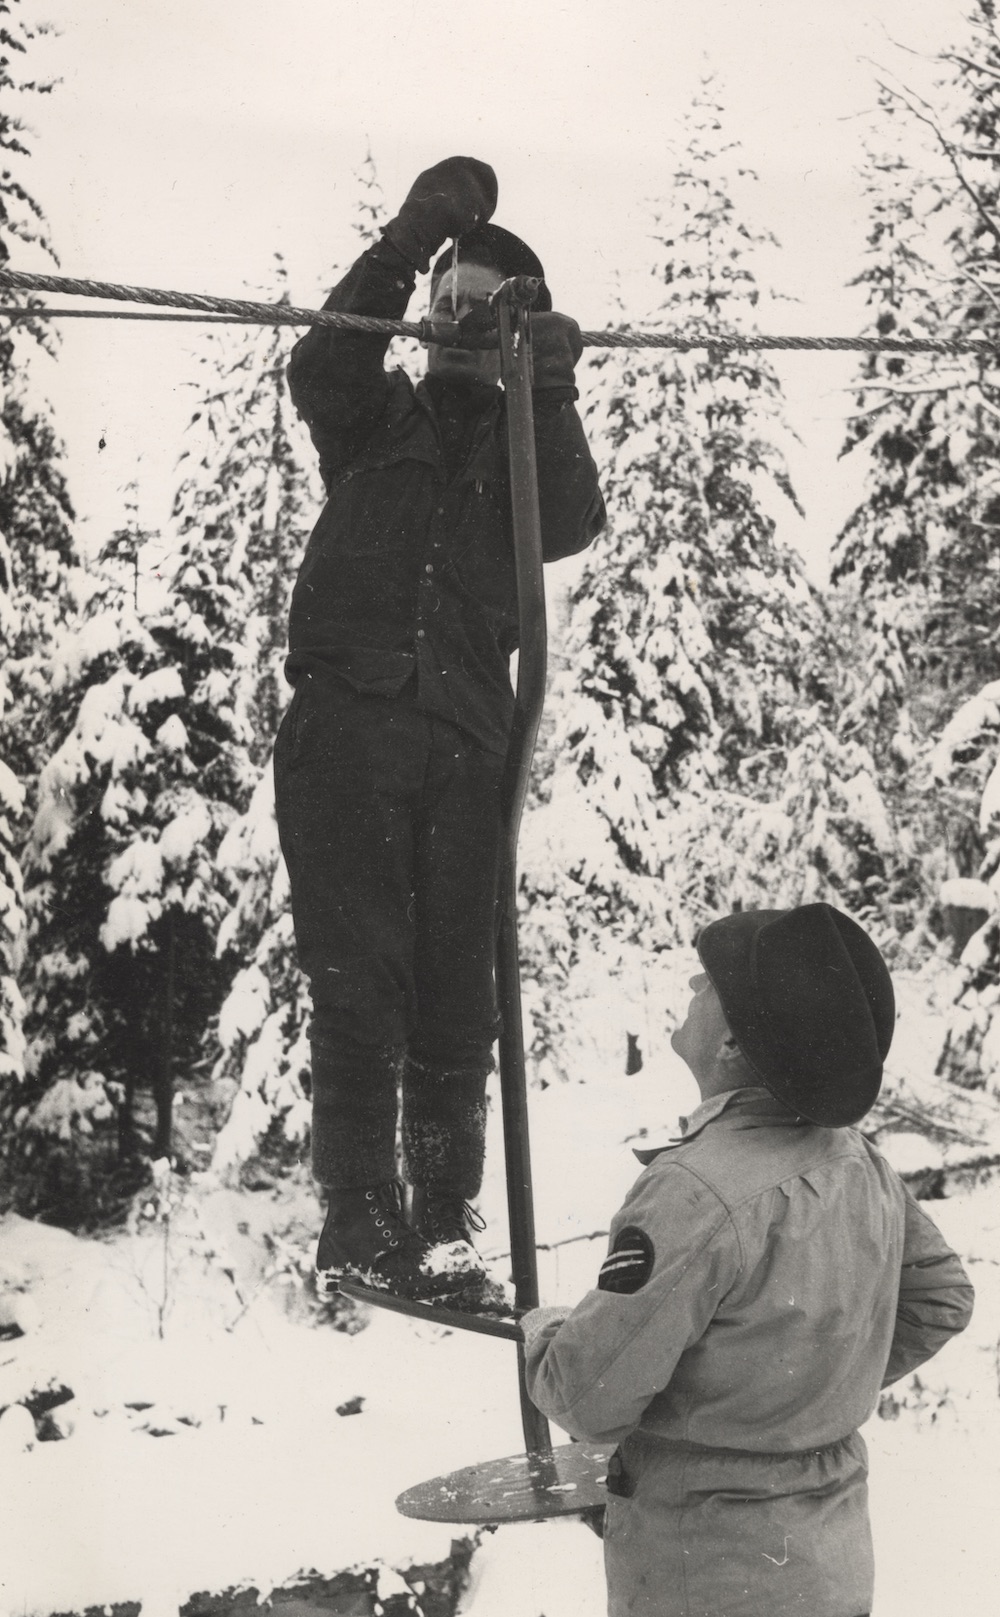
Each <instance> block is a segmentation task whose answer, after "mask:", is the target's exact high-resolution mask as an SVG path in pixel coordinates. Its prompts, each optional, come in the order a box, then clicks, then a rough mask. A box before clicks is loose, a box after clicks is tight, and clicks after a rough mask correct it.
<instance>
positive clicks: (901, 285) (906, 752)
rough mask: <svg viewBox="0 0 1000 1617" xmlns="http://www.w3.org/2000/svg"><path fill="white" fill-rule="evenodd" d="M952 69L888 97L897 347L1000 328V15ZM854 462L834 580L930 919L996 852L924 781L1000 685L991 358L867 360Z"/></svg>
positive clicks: (883, 304) (878, 159)
mask: <svg viewBox="0 0 1000 1617" xmlns="http://www.w3.org/2000/svg"><path fill="white" fill-rule="evenodd" d="M942 63H943V65H944V67H945V69H946V72H947V77H946V78H945V79H943V80H942V81H941V82H940V83H939V85H938V87H937V92H936V104H934V105H931V104H930V103H929V102H928V101H927V100H925V99H921V98H919V97H917V96H915V95H913V94H911V93H910V92H908V91H906V90H900V89H896V88H888V87H887V88H885V89H883V92H882V97H881V109H880V112H881V119H880V143H881V144H880V148H879V155H877V156H876V155H871V156H870V157H869V165H868V178H867V184H868V191H869V196H870V199H871V220H872V223H871V227H870V231H869V240H868V253H867V256H866V261H865V265H864V267H863V269H862V272H861V274H860V276H859V277H858V284H861V285H863V286H865V287H866V289H867V293H868V302H869V309H870V327H871V330H872V331H873V332H875V333H879V334H882V335H889V334H893V335H904V336H921V335H930V336H934V337H949V336H952V337H961V336H979V335H984V334H988V333H989V332H990V331H992V330H993V329H994V328H995V325H996V321H997V319H998V317H1000V249H998V246H997V241H998V236H997V233H996V228H995V227H1000V144H998V134H1000V39H998V36H997V28H996V16H995V6H994V4H993V0H977V4H976V5H975V6H974V8H973V11H972V14H971V16H970V18H969V21H968V35H967V39H966V41H965V42H964V43H963V44H962V46H961V47H960V48H958V49H956V50H955V51H948V52H945V53H944V54H943V56H942ZM892 137H895V138H894V140H893V139H892ZM904 137H905V138H904ZM887 145H888V150H886V146H887ZM921 148H922V149H921ZM845 448H846V450H847V451H858V450H860V451H861V452H863V453H864V454H866V456H867V457H868V463H869V472H868V481H867V487H866V490H865V495H864V499H863V501H862V502H861V504H860V505H859V507H858V508H857V510H855V511H854V513H852V515H851V517H850V519H849V520H848V522H847V524H846V525H845V527H844V529H843V531H842V533H841V535H840V536H839V539H838V542H837V546H836V548H835V552H834V578H835V579H836V580H838V581H840V583H841V585H842V586H844V585H847V586H849V587H850V589H851V590H852V591H853V592H854V596H855V599H856V602H857V606H858V613H859V622H860V624H861V626H862V640H861V644H860V647H859V649H860V653H861V659H862V664H863V667H864V669H865V678H864V680H863V681H862V692H861V697H860V705H859V709H858V711H859V716H860V714H861V713H862V711H863V717H864V724H865V729H866V732H867V734H868V735H869V737H870V739H871V745H872V749H873V752H874V753H875V755H876V757H877V758H878V759H879V782H880V786H881V788H882V791H883V793H884V795H885V796H886V797H887V798H888V799H889V800H890V801H891V802H892V804H893V810H894V815H895V818H896V820H897V823H898V824H900V825H904V824H905V825H906V826H907V827H908V829H909V833H910V836H911V838H912V840H913V842H914V845H915V847H916V848H917V849H918V851H919V852H920V855H921V858H922V863H923V866H924V880H923V887H924V891H923V894H922V907H923V909H924V911H925V912H926V911H927V910H928V909H929V908H930V907H931V905H932V904H933V902H934V901H935V899H936V896H937V888H938V886H939V884H940V881H941V880H942V879H946V878H949V877H964V876H970V875H971V874H972V873H973V871H974V869H975V867H976V865H977V864H978V862H979V860H980V859H981V857H982V853H983V848H982V842H981V835H980V831H979V828H978V825H977V819H976V815H975V813H974V812H972V813H970V812H969V811H968V806H967V805H965V804H963V801H962V798H961V796H960V795H959V794H957V793H955V792H953V791H951V790H948V791H941V790H930V791H929V790H928V789H927V787H928V781H927V773H926V765H927V754H928V749H929V748H930V747H931V745H932V744H933V742H934V740H935V738H936V737H937V735H938V734H939V733H940V731H941V728H942V726H943V725H944V724H945V723H946V722H947V720H948V719H949V717H950V715H951V714H952V713H953V712H954V711H955V708H956V706H957V705H958V704H960V703H961V702H962V701H963V700H964V699H966V698H968V697H970V696H971V695H972V693H974V692H975V691H977V690H978V689H979V688H980V687H981V686H982V684H983V683H984V681H987V680H990V679H992V678H994V677H996V675H997V673H998V672H1000V665H998V662H997V655H996V644H997V638H998V635H1000V563H998V560H997V554H996V544H995V534H996V532H997V528H998V524H1000V473H998V470H997V467H998V452H1000V384H998V380H997V376H996V367H995V365H994V364H993V361H992V359H991V357H989V356H986V355H984V356H969V355H941V356H939V355H921V356H917V357H913V358H909V357H903V356H899V355H887V354H884V353H883V354H878V355H873V356H871V357H869V358H868V359H866V360H865V362H864V365H863V366H862V369H861V377H860V381H859V393H858V400H857V413H856V414H855V416H854V417H853V419H852V422H851V426H850V431H849V435H848V439H847V443H846V446H845Z"/></svg>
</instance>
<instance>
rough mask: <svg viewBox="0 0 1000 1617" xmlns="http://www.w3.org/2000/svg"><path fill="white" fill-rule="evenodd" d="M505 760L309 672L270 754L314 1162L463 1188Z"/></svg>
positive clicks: (408, 694)
mask: <svg viewBox="0 0 1000 1617" xmlns="http://www.w3.org/2000/svg"><path fill="white" fill-rule="evenodd" d="M502 769H503V760H502V759H501V758H499V757H497V756H496V755H495V754H493V753H489V752H486V751H484V750H483V749H482V748H480V747H478V746H476V745H475V743H474V742H473V741H471V739H469V738H468V737H466V736H465V735H464V734H463V733H462V732H461V731H460V730H458V729H457V728H455V726H453V725H450V724H447V723H445V722H443V721H440V720H437V719H433V718H429V717H428V716H427V715H426V714H423V713H421V712H419V711H418V710H417V708H416V706H415V704H414V695H413V691H412V688H411V687H407V688H405V689H404V691H403V692H402V693H401V694H400V695H398V696H395V697H383V696H378V695H371V694H367V693H360V692H358V691H355V690H354V689H353V688H352V687H351V686H349V685H348V684H347V683H346V682H344V681H341V680H339V679H337V678H336V676H333V675H330V676H327V675H325V674H324V673H312V674H303V675H302V676H301V677H300V680H299V682H298V684H297V686H296V689H295V692H294V695H293V697H292V701H291V704H290V706H289V708H288V711H287V713H286V715H285V718H284V720H283V721H282V724H281V728H280V730H279V732H278V737H277V740H276V742H275V750H274V777H275V804H276V812H277V819H278V831H279V835H280V838H281V847H282V852H283V854H284V857H285V861H286V864H287V866H288V874H289V881H290V885H291V897H292V918H293V921H294V926H295V939H296V946H297V949H298V956H299V961H300V964H301V966H302V969H303V971H304V972H305V973H306V975H307V976H308V978H309V982H310V986H311V989H312V1000H313V1021H312V1029H311V1041H312V1052H313V1171H314V1173H315V1175H316V1178H317V1179H318V1180H319V1181H320V1183H322V1184H325V1185H330V1186H334V1187H345V1186H348V1185H359V1184H373V1183H377V1182H381V1181H383V1180H386V1179H389V1178H391V1177H392V1175H393V1173H394V1172H395V1139H396V1117H397V1084H398V1082H400V1080H401V1082H402V1093H403V1120H402V1133H403V1148H404V1162H405V1171H406V1173H407V1177H408V1178H409V1179H410V1180H411V1182H412V1183H414V1184H421V1185H434V1186H436V1187H439V1188H447V1189H451V1190H455V1191H458V1192H460V1193H461V1194H463V1195H465V1196H469V1195H475V1193H476V1191H477V1190H478V1189H479V1184H480V1181H481V1176H482V1156H483V1146H482V1140H483V1133H484V1128H485V1082H486V1075H487V1074H488V1072H489V1071H490V1070H491V1068H492V1065H493V1061H492V1046H493V1041H494V1039H495V1038H496V1034H497V1029H498V1020H497V1012H496V995H495V988H494V982H493V960H494V934H495V907H496V871H497V855H498V848H499V837H500V811H499V785H500V777H501V773H502Z"/></svg>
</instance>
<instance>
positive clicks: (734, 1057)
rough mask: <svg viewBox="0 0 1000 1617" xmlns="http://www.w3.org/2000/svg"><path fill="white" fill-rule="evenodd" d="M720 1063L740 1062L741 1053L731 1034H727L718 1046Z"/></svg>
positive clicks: (741, 1058)
mask: <svg viewBox="0 0 1000 1617" xmlns="http://www.w3.org/2000/svg"><path fill="white" fill-rule="evenodd" d="M719 1060H720V1061H742V1060H743V1051H742V1050H741V1049H740V1047H739V1045H738V1044H737V1043H736V1040H735V1039H734V1038H733V1035H732V1034H731V1033H727V1034H726V1036H725V1038H724V1039H723V1041H722V1043H721V1044H720V1045H719Z"/></svg>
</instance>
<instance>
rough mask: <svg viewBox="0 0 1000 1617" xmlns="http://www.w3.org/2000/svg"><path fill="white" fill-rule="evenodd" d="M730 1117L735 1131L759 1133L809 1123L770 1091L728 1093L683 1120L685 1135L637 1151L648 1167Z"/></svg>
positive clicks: (707, 1102)
mask: <svg viewBox="0 0 1000 1617" xmlns="http://www.w3.org/2000/svg"><path fill="white" fill-rule="evenodd" d="M723 1114H726V1118H725V1122H726V1126H727V1127H729V1128H731V1129H758V1128H785V1127H788V1126H789V1125H800V1124H802V1125H804V1124H805V1122H806V1120H805V1118H802V1117H797V1116H796V1115H795V1113H794V1112H790V1111H789V1110H788V1107H787V1106H784V1105H782V1103H781V1101H780V1100H775V1098H774V1096H773V1095H772V1094H771V1093H770V1091H769V1090H767V1089H764V1088H752V1089H749V1088H742V1089H727V1090H725V1091H724V1092H723V1093H722V1094H721V1095H713V1096H712V1097H711V1099H710V1100H703V1101H702V1103H701V1105H700V1106H696V1107H695V1109H694V1111H693V1112H692V1113H691V1116H690V1117H682V1118H681V1119H680V1125H681V1132H680V1134H678V1135H675V1136H674V1138H673V1139H671V1140H669V1141H668V1142H667V1144H666V1145H657V1146H653V1147H651V1148H650V1149H648V1150H645V1151H634V1152H633V1155H634V1156H636V1157H638V1159H639V1161H640V1162H641V1163H642V1164H643V1166H644V1167H648V1166H649V1164H650V1163H651V1162H653V1161H654V1160H655V1158H656V1157H658V1156H659V1155H660V1154H661V1152H663V1151H672V1150H674V1148H675V1147H677V1146H679V1145H687V1144H688V1141H689V1140H693V1139H694V1137H695V1135H696V1134H700V1133H701V1131H702V1129H704V1128H706V1127H707V1126H708V1124H709V1123H714V1122H715V1121H716V1119H718V1118H721V1117H722V1116H723Z"/></svg>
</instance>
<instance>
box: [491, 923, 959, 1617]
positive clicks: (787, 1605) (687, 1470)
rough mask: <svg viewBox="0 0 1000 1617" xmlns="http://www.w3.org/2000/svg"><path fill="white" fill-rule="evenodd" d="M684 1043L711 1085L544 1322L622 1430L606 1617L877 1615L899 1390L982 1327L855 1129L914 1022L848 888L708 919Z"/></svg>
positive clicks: (585, 1425)
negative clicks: (884, 1466) (877, 1509)
mask: <svg viewBox="0 0 1000 1617" xmlns="http://www.w3.org/2000/svg"><path fill="white" fill-rule="evenodd" d="M698 953H699V956H700V958H701V965H702V968H703V969H702V971H701V972H700V973H699V974H698V975H697V976H696V977H694V978H692V981H691V988H692V990H693V991H694V993H693V998H692V1000H691V1005H690V1008H689V1010H688V1013H687V1018H686V1020H685V1021H684V1023H683V1025H682V1026H681V1027H679V1028H677V1030H676V1031H675V1032H674V1034H673V1035H672V1039H671V1043H672V1044H673V1047H674V1049H675V1050H676V1051H677V1053H678V1055H680V1056H681V1057H682V1058H683V1060H684V1061H685V1062H686V1063H687V1065H688V1067H689V1068H690V1069H691V1072H692V1073H693V1075H694V1077H695V1079H696V1081H697V1083H698V1087H699V1090H700V1093H701V1104H700V1105H699V1106H698V1107H697V1108H696V1110H695V1111H694V1112H693V1113H692V1115H691V1116H690V1117H689V1118H687V1119H685V1120H683V1134H682V1137H681V1138H680V1139H678V1140H676V1141H674V1142H673V1143H672V1144H670V1145H668V1146H665V1147H664V1148H663V1149H661V1150H659V1151H648V1152H645V1151H637V1152H636V1155H637V1156H638V1158H639V1160H640V1161H641V1162H644V1163H646V1164H647V1167H646V1169H645V1172H644V1173H642V1174H641V1175H640V1177H639V1179H638V1180H637V1181H636V1183H635V1185H634V1186H633V1188H632V1191H631V1192H630V1194H629V1196H628V1199H627V1200H626V1202H625V1204H624V1206H623V1207H622V1208H621V1210H620V1211H619V1212H618V1213H617V1214H616V1215H615V1217H614V1219H613V1221H612V1225H611V1232H610V1244H609V1252H608V1257H607V1259H606V1261H605V1263H604V1265H603V1267H602V1269H601V1272H600V1277H599V1279H598V1282H597V1287H596V1289H595V1290H593V1291H591V1292H589V1293H588V1295H587V1296H586V1297H585V1298H584V1299H583V1301H582V1302H581V1303H580V1304H579V1305H578V1306H577V1307H576V1308H575V1309H574V1310H573V1311H572V1312H571V1311H570V1310H568V1309H565V1308H563V1309H553V1308H541V1309H537V1310H533V1311H532V1312H531V1313H529V1314H527V1315H525V1316H524V1319H523V1320H522V1322H521V1323H522V1328H523V1330H524V1334H525V1338H526V1343H527V1348H526V1352H527V1386H528V1390H529V1392H530V1395H531V1397H532V1398H533V1399H534V1402H535V1403H536V1404H537V1405H538V1408H539V1409H541V1410H542V1411H543V1413H544V1414H546V1415H548V1416H550V1417H551V1418H552V1419H553V1420H554V1421H556V1422H558V1424H559V1425H560V1426H562V1427H563V1428H564V1429H565V1430H566V1431H568V1432H570V1433H571V1434H572V1435H573V1436H574V1437H581V1438H589V1439H592V1440H603V1441H608V1442H617V1443H618V1444H619V1447H618V1449H617V1450H616V1452H615V1453H614V1454H613V1455H612V1457H611V1462H610V1463H609V1467H608V1484H607V1485H608V1492H609V1496H610V1497H609V1500H608V1507H607V1512H606V1517H605V1528H604V1547H605V1565H606V1570H607V1578H608V1596H609V1600H608V1610H609V1613H610V1617H625V1614H626V1613H628V1614H629V1617H793V1614H795V1617H862V1614H867V1613H869V1612H870V1611H871V1605H872V1592H873V1582H874V1566H873V1558H872V1544H871V1533H870V1529H869V1523H868V1499H867V1481H866V1479H867V1469H868V1467H867V1454H866V1450H865V1444H864V1440H863V1439H862V1437H861V1436H860V1434H859V1431H858V1427H859V1426H861V1425H862V1424H863V1422H865V1421H866V1420H867V1419H868V1418H869V1417H870V1416H871V1414H872V1413H873V1412H874V1409H875V1407H876V1405H877V1403H878V1397H879V1390H880V1388H882V1387H884V1386H887V1385H888V1384H889V1383H890V1382H893V1381H897V1380H899V1378H900V1377H901V1376H904V1375H908V1374H909V1373H910V1372H911V1371H912V1370H914V1369H916V1367H917V1366H918V1365H920V1364H923V1362H924V1361H925V1360H926V1359H929V1358H930V1357H931V1356H932V1354H934V1353H936V1352H937V1351H938V1350H939V1348H941V1347H942V1346H943V1345H944V1344H945V1342H947V1341H948V1339H949V1337H951V1336H952V1335H954V1334H955V1333H956V1332H958V1331H961V1330H963V1329H964V1327H965V1325H966V1324H967V1323H968V1320H969V1317H970V1314H971V1312H972V1299H973V1293H972V1287H971V1286H970V1284H969V1282H968V1279H967V1277H966V1275H965V1273H964V1271H963V1269H962V1266H961V1264H960V1263H959V1261H958V1258H957V1257H956V1256H955V1254H954V1252H952V1251H951V1249H950V1248H949V1247H948V1246H947V1244H946V1243H945V1241H944V1240H943V1238H942V1236H941V1235H940V1233H939V1232H938V1230H937V1228H936V1227H935V1225H934V1224H933V1223H932V1222H931V1220H930V1219H929V1218H928V1217H927V1215H926V1213H925V1212H924V1211H923V1208H922V1207H921V1206H919V1205H918V1203H917V1202H915V1201H914V1200H913V1198H912V1196H911V1195H910V1193H909V1191H908V1190H907V1189H906V1188H905V1187H904V1185H903V1184H902V1182H901V1181H900V1179H899V1178H898V1177H897V1175H896V1174H895V1173H894V1172H893V1170H892V1169H891V1168H890V1167H889V1165H888V1163H887V1162H886V1161H885V1160H884V1158H883V1157H881V1156H880V1155H879V1153H878V1152H877V1151H876V1150H875V1149H874V1147H873V1146H872V1145H870V1144H869V1143H868V1141H867V1140H866V1139H865V1137H864V1136H863V1135H862V1134H860V1133H858V1131H857V1130H856V1128H855V1127H853V1125H854V1124H856V1123H858V1122H859V1121H860V1119H861V1118H863V1117H864V1115H865V1113H866V1112H867V1111H868V1110H869V1108H870V1107H871V1106H872V1105H873V1103H874V1101H875V1098H876V1096H877V1094H878V1091H879V1085H880V1083H881V1077H882V1063H883V1061H884V1060H885V1057H886V1054H887V1053H888V1050H889V1044H890V1041H891V1039H892V1034H893V1028H894V1025H895V1008H894V1002H893V991H892V983H891V981H890V978H889V973H888V971H887V969H886V967H885V964H884V962H883V960H882V957H881V955H880V953H879V951H878V949H877V948H876V947H875V944H874V943H873V942H872V941H871V939H870V938H869V937H868V935H867V933H866V932H864V931H863V930H862V928H861V927H860V926H858V925H857V924H856V923H855V922H854V921H852V920H851V919H850V918H849V917H848V916H846V915H844V914H842V913H841V912H840V911H838V910H835V909H833V908H832V907H831V906H830V905H828V904H807V905H804V906H802V907H801V908H798V909H793V910H759V911H747V912H744V913H740V914H735V915H729V916H726V917H725V918H724V919H723V920H719V921H713V922H712V923H711V925H709V926H707V927H705V929H704V930H703V931H702V933H701V935H700V937H699V938H698Z"/></svg>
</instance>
